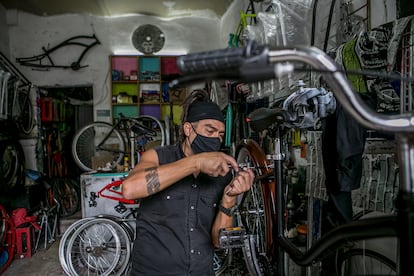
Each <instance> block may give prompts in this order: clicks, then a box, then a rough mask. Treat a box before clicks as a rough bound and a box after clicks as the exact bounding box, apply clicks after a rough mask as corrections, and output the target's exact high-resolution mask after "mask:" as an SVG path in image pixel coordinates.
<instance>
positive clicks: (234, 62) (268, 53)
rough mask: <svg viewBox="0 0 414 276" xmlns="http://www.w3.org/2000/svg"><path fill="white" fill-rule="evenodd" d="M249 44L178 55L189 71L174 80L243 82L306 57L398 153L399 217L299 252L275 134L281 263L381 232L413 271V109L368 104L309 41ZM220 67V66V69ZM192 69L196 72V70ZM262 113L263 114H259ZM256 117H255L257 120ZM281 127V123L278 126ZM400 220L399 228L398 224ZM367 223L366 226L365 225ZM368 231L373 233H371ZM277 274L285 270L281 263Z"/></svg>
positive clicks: (406, 270) (307, 259) (277, 118)
mask: <svg viewBox="0 0 414 276" xmlns="http://www.w3.org/2000/svg"><path fill="white" fill-rule="evenodd" d="M254 46H255V45H247V46H246V47H245V48H243V49H224V50H217V51H210V52H204V53H196V54H193V55H187V56H185V57H181V58H180V59H179V60H178V66H179V68H180V70H181V71H182V73H187V74H189V73H191V74H192V76H187V77H185V78H183V79H181V81H180V80H176V81H175V82H173V83H172V84H173V85H176V84H180V83H182V82H191V81H199V80H201V79H203V80H206V79H208V80H209V79H220V78H221V79H222V78H225V79H233V80H240V81H244V82H255V81H264V80H269V79H273V78H279V77H282V76H284V75H285V74H288V73H292V72H294V69H295V68H294V65H293V64H289V62H295V63H297V62H299V63H304V64H306V65H309V66H311V67H312V69H314V70H316V71H318V72H321V73H323V76H324V80H325V81H326V83H327V84H328V86H329V88H330V89H331V91H333V92H334V95H335V96H336V99H337V100H338V101H339V103H340V104H341V105H342V106H343V107H344V109H345V110H346V111H347V112H348V113H349V114H350V115H351V116H352V117H353V118H354V119H355V120H356V121H357V122H359V123H360V124H361V125H363V126H364V127H366V128H368V129H373V130H378V131H381V132H388V133H394V134H395V140H396V142H397V156H398V164H399V170H400V175H399V176H400V183H399V195H398V198H397V202H396V207H397V217H396V218H395V217H388V218H386V219H384V218H381V219H379V218H375V219H374V218H373V219H364V220H361V221H355V222H352V223H350V224H347V225H344V226H341V227H338V228H337V229H336V230H333V231H332V232H330V233H329V234H327V236H326V237H325V238H323V239H322V240H321V241H320V242H318V243H317V244H315V245H314V246H313V247H312V248H311V249H310V250H309V251H308V252H307V253H305V254H302V253H301V252H299V251H298V250H295V249H294V247H293V246H292V245H291V244H290V243H289V242H288V241H287V240H286V239H285V238H284V233H283V223H284V218H283V215H284V213H283V212H282V210H284V199H283V186H282V185H281V184H282V183H284V182H283V179H282V175H281V173H280V172H281V168H282V167H281V166H282V165H281V163H282V159H283V158H282V155H281V151H280V133H279V135H276V137H275V145H276V146H275V155H274V158H273V161H274V164H275V165H274V173H275V182H276V191H275V193H276V195H277V200H276V210H277V211H278V212H277V214H276V227H274V231H275V232H274V239H275V241H276V243H277V244H278V245H279V246H280V249H278V250H277V253H278V258H279V264H283V261H282V262H281V260H282V259H283V258H282V256H283V252H284V251H286V252H287V253H288V254H290V255H291V257H292V258H293V259H294V260H295V261H296V262H297V263H299V264H304V265H305V264H309V263H311V261H312V260H314V259H315V258H316V257H317V256H320V255H321V254H322V252H323V250H324V249H326V248H328V247H331V246H335V245H336V244H337V243H338V242H340V241H344V240H347V239H351V238H352V239H365V238H368V237H369V238H375V237H384V236H397V237H398V238H399V240H400V243H399V258H400V260H399V261H400V266H399V268H400V271H399V273H400V274H401V275H413V274H414V266H413V265H412V263H411V262H412V260H414V234H413V233H414V231H413V227H414V174H413V173H412V172H413V171H414V114H413V113H412V112H411V113H406V114H399V115H383V114H378V113H376V112H374V111H373V110H371V109H370V108H369V107H368V106H367V105H366V104H365V103H364V102H363V100H362V99H361V98H360V97H359V96H358V95H357V94H356V93H355V92H354V91H353V89H352V85H351V84H350V82H349V81H348V80H347V78H346V76H345V75H344V74H343V72H341V71H339V70H338V68H337V65H336V63H335V62H334V61H333V60H332V59H331V58H330V57H329V56H328V55H327V54H326V53H324V52H322V51H321V50H319V49H317V48H312V47H295V48H288V47H285V48H283V47H281V48H276V49H269V48H268V47H266V46H263V47H261V46H259V47H254ZM220 70H221V71H220ZM195 73H199V74H198V75H197V74H195ZM262 115H263V114H262ZM263 117H265V116H261V118H262V119H263V120H261V122H260V123H262V124H266V127H267V126H270V125H271V124H282V123H283V120H284V119H288V118H287V117H288V114H286V113H284V112H275V113H273V114H271V115H270V116H268V117H265V118H263ZM258 121H259V120H258ZM279 130H280V129H279ZM396 225H398V230H397V229H396ZM367 229H368V230H367ZM371 232H372V233H371ZM278 272H279V274H282V273H283V270H282V269H280V270H279V271H278Z"/></svg>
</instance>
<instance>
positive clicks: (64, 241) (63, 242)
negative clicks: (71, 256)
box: [58, 217, 93, 275]
mask: <svg viewBox="0 0 414 276" xmlns="http://www.w3.org/2000/svg"><path fill="white" fill-rule="evenodd" d="M91 219H93V218H92V217H90V218H83V219H80V220H77V221H76V222H75V223H73V224H71V225H69V227H68V228H67V229H66V231H65V232H64V233H63V235H62V237H61V238H60V242H59V253H58V254H59V262H60V266H61V267H62V269H63V270H64V272H65V273H66V274H67V275H70V270H69V267H68V264H67V261H66V251H67V245H68V243H69V240H70V238H71V237H72V235H73V233H75V231H76V230H77V229H78V228H79V227H80V226H81V225H83V224H84V223H85V222H87V221H89V220H91Z"/></svg>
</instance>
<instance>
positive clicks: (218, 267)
mask: <svg viewBox="0 0 414 276" xmlns="http://www.w3.org/2000/svg"><path fill="white" fill-rule="evenodd" d="M231 259H232V250H231V249H216V250H215V251H214V257H213V270H214V274H215V275H216V276H219V275H221V274H222V273H223V272H224V271H225V270H226V268H227V267H228V266H229V264H230V263H231Z"/></svg>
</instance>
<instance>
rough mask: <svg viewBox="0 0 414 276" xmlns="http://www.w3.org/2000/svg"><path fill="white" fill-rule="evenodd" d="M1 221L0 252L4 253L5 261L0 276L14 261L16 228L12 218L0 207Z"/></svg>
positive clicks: (0, 269)
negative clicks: (2, 226) (2, 225)
mask: <svg viewBox="0 0 414 276" xmlns="http://www.w3.org/2000/svg"><path fill="white" fill-rule="evenodd" d="M0 215H1V220H2V221H3V223H4V228H3V231H4V232H3V235H2V238H1V239H0V247H1V251H0V252H5V253H3V254H6V257H7V260H6V262H5V263H4V264H3V265H2V266H0V275H1V274H3V272H4V271H5V270H6V269H7V268H8V267H9V266H10V264H11V263H12V262H13V260H14V254H15V249H16V227H15V225H14V223H13V220H12V218H11V217H10V216H9V214H8V213H7V211H6V209H4V207H3V206H2V205H0Z"/></svg>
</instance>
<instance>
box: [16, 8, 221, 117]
mask: <svg viewBox="0 0 414 276" xmlns="http://www.w3.org/2000/svg"><path fill="white" fill-rule="evenodd" d="M219 23H220V21H219V19H217V18H216V19H209V18H200V17H199V18H192V17H185V18H180V19H173V20H162V19H159V18H155V17H149V16H144V15H130V16H124V17H116V18H109V17H95V16H89V15H79V14H76V15H75V14H69V15H60V16H51V17H40V16H36V15H32V14H28V13H25V12H19V13H18V15H17V22H16V24H14V25H12V26H10V27H9V39H10V55H11V57H12V59H13V60H14V59H15V58H21V57H32V56H34V55H38V54H41V53H42V47H45V48H51V47H53V46H56V45H57V44H59V43H61V42H62V41H64V40H66V39H69V38H71V37H73V36H78V35H88V36H89V35H92V34H95V35H96V36H97V38H98V39H99V40H100V42H101V44H100V45H97V46H94V47H93V48H91V49H90V50H89V51H88V52H87V54H86V55H85V57H84V60H82V61H81V65H89V66H88V67H86V68H81V69H80V70H78V71H73V70H71V69H50V70H48V71H39V70H34V69H33V68H31V67H26V66H20V65H18V67H19V69H20V70H21V71H22V72H23V74H25V75H26V76H27V78H28V79H29V80H31V81H32V82H33V83H34V84H35V85H37V86H77V85H93V91H94V108H95V110H97V109H109V107H110V97H109V93H110V88H109V80H110V70H109V69H110V67H109V58H108V57H109V55H111V54H115V53H116V52H117V53H118V51H119V50H122V51H123V53H125V52H129V53H136V54H139V53H138V51H136V50H135V49H134V47H133V45H132V43H131V34H132V32H133V31H134V30H135V28H137V27H138V26H140V25H143V24H154V25H156V26H158V27H159V28H160V29H161V30H163V31H164V33H165V36H166V42H165V46H164V48H163V50H162V52H159V53H158V54H162V53H167V52H176V51H181V52H182V51H184V52H194V51H205V50H209V49H216V48H220V47H222V45H220V42H219V40H218V39H217V38H218V37H219ZM79 54H80V49H79V48H78V47H74V46H70V47H65V48H62V49H60V50H59V51H58V52H56V53H55V55H53V56H52V59H53V61H54V63H55V64H57V65H58V64H64V65H68V64H70V63H71V62H72V61H74V60H76V59H77V58H78V57H79ZM95 116H96V114H95ZM99 119H100V120H108V121H109V118H99Z"/></svg>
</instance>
